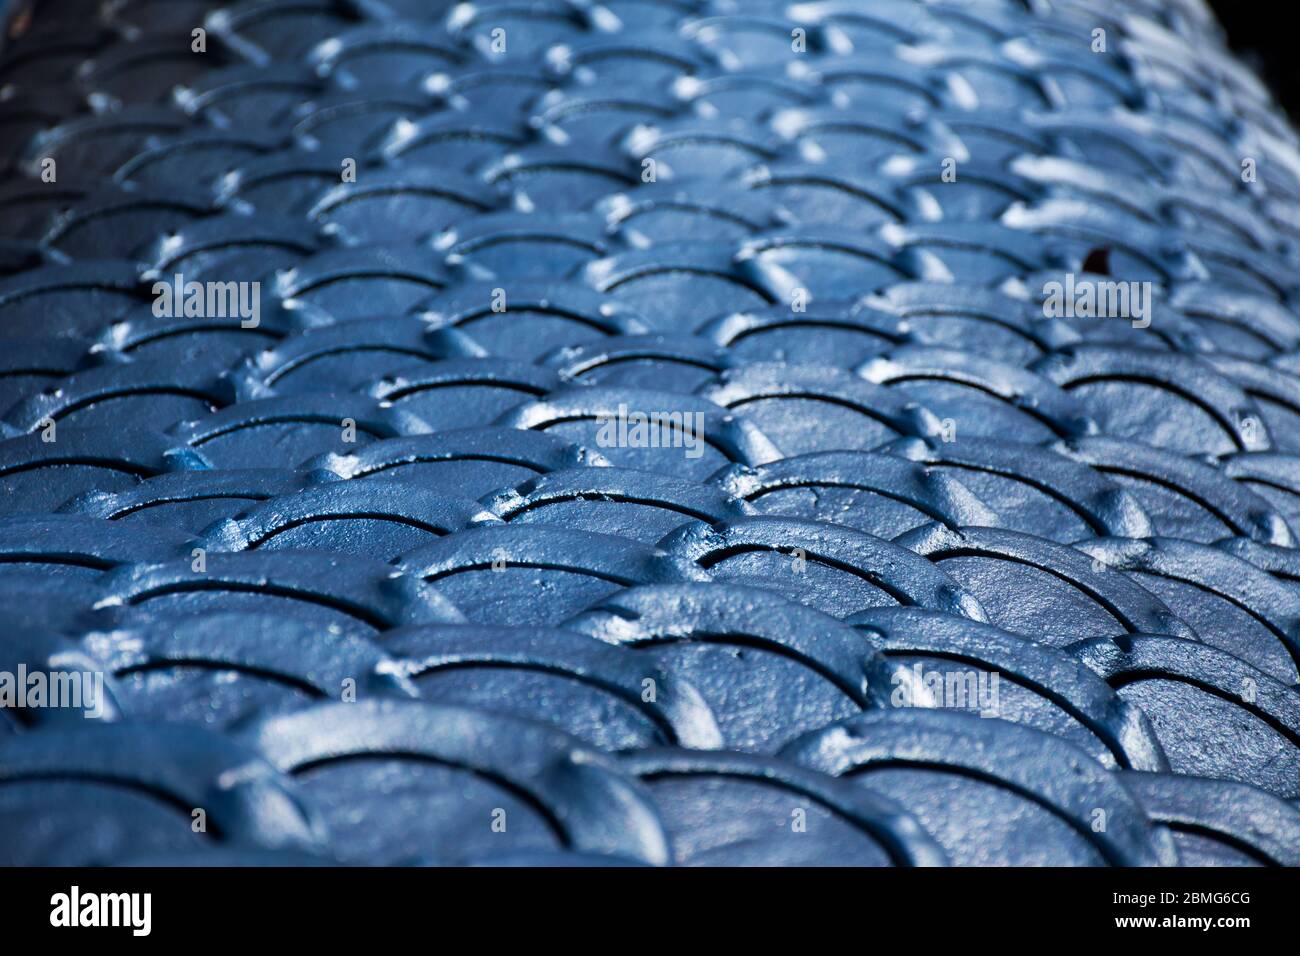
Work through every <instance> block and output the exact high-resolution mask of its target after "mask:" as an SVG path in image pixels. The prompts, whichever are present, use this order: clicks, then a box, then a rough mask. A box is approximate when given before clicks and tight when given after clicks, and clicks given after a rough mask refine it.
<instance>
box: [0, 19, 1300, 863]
mask: <svg viewBox="0 0 1300 956" xmlns="http://www.w3.org/2000/svg"><path fill="white" fill-rule="evenodd" d="M8 17H9V20H8V25H7V32H6V38H5V41H4V46H3V48H2V50H0V89H2V92H0V167H3V168H4V169H5V171H6V173H7V175H6V176H5V179H4V182H3V184H2V185H0V485H2V486H3V491H2V492H0V512H3V516H2V517H0V607H3V609H4V614H5V617H6V618H7V620H6V622H5V625H4V631H5V632H6V633H5V635H4V637H5V639H4V640H3V641H0V657H2V658H3V659H2V660H0V694H2V695H4V696H3V703H4V705H5V706H4V707H3V708H0V834H3V838H0V861H3V862H4V863H5V864H10V865H14V864H19V865H21V864H41V865H44V864H74V865H90V864H95V865H98V864H108V865H118V864H132V863H142V862H143V863H165V864H194V865H257V864H314V863H324V864H332V863H344V864H451V865H459V864H488V865H556V864H558V865H593V866H598V865H638V864H651V865H662V864H681V865H823V864H824V865H900V866H911V865H949V864H951V865H1034V864H1051V865H1117V866H1129V865H1165V866H1172V865H1206V864H1213V865H1261V864H1264V865H1268V864H1281V865H1294V864H1295V863H1297V862H1298V861H1300V803H1298V802H1297V801H1298V799H1300V691H1298V690H1297V669H1296V668H1297V660H1300V583H1298V582H1300V551H1298V550H1297V540H1296V534H1297V533H1298V532H1300V313H1298V312H1297V302H1298V301H1300V286H1297V284H1296V281H1297V280H1296V276H1297V275H1298V274H1300V272H1298V270H1297V264H1300V250H1298V249H1297V242H1298V241H1300V218H1298V216H1297V212H1298V210H1300V153H1298V152H1297V138H1296V133H1295V131H1294V129H1293V127H1292V126H1291V124H1290V123H1289V121H1288V120H1287V119H1286V118H1285V116H1284V114H1283V113H1282V112H1281V110H1280V109H1279V108H1278V107H1277V106H1276V105H1275V104H1274V103H1273V102H1272V101H1271V99H1270V96H1269V94H1268V92H1267V91H1266V90H1265V89H1264V87H1263V86H1262V85H1261V83H1260V82H1259V80H1258V79H1257V78H1256V77H1255V76H1254V74H1252V73H1251V72H1250V71H1249V70H1247V69H1246V68H1244V67H1243V66H1242V64H1241V63H1240V62H1238V61H1237V60H1235V59H1234V58H1233V57H1232V55H1231V54H1229V53H1228V51H1227V48H1226V45H1225V41H1224V37H1223V36H1222V33H1221V30H1220V28H1219V26H1218V25H1217V23H1216V22H1215V21H1214V20H1213V18H1212V16H1211V14H1210V13H1209V12H1208V9H1207V8H1206V7H1205V6H1204V5H1203V4H1201V3H1200V2H1199V0H1142V2H1124V3H1120V2H1104V0H1091V2H1082V0H1081V2H1071V0H1057V2H1050V0H1023V2H1011V0H1006V2H1002V0H962V2H955V0H954V2H934V3H922V2H911V0H843V2H840V0H827V2H806V3H804V2H767V0H745V2H734V3H729V2H723V0H714V2H709V0H607V2H604V3H600V2H595V0H591V2H589V0H486V2H482V3H450V2H438V0H247V2H238V3H233V4H228V5H221V4H216V3H208V2H199V0H166V2H161V0H116V2H110V3H102V2H99V0H93V2H92V0H47V2H37V3H35V4H26V3H18V4H11V5H10V13H9V14H8Z"/></svg>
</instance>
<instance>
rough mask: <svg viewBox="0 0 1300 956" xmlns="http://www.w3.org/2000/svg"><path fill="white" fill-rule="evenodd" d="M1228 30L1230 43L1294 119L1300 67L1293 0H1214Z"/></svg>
mask: <svg viewBox="0 0 1300 956" xmlns="http://www.w3.org/2000/svg"><path fill="white" fill-rule="evenodd" d="M1210 6H1211V7H1213V8H1214V14H1215V16H1217V17H1218V18H1219V22H1220V23H1222V24H1223V28H1224V29H1225V30H1226V31H1227V32H1228V44H1229V46H1231V47H1232V49H1233V51H1234V52H1236V53H1237V55H1238V56H1240V57H1241V58H1242V59H1244V60H1246V61H1247V62H1248V63H1250V64H1251V65H1252V66H1254V67H1255V69H1256V70H1258V71H1259V72H1260V73H1261V74H1262V75H1263V77H1264V79H1265V80H1266V81H1267V82H1268V85H1269V86H1270V87H1271V88H1272V89H1273V92H1274V94H1275V95H1276V96H1277V98H1278V101H1279V102H1280V103H1281V104H1282V106H1284V107H1285V108H1286V111H1287V112H1288V113H1289V114H1291V118H1292V119H1294V118H1295V117H1297V116H1300V69H1297V64H1296V52H1295V37H1296V32H1295V23H1296V21H1297V20H1300V11H1296V10H1295V7H1294V6H1293V5H1292V0H1281V2H1279V0H1210Z"/></svg>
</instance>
